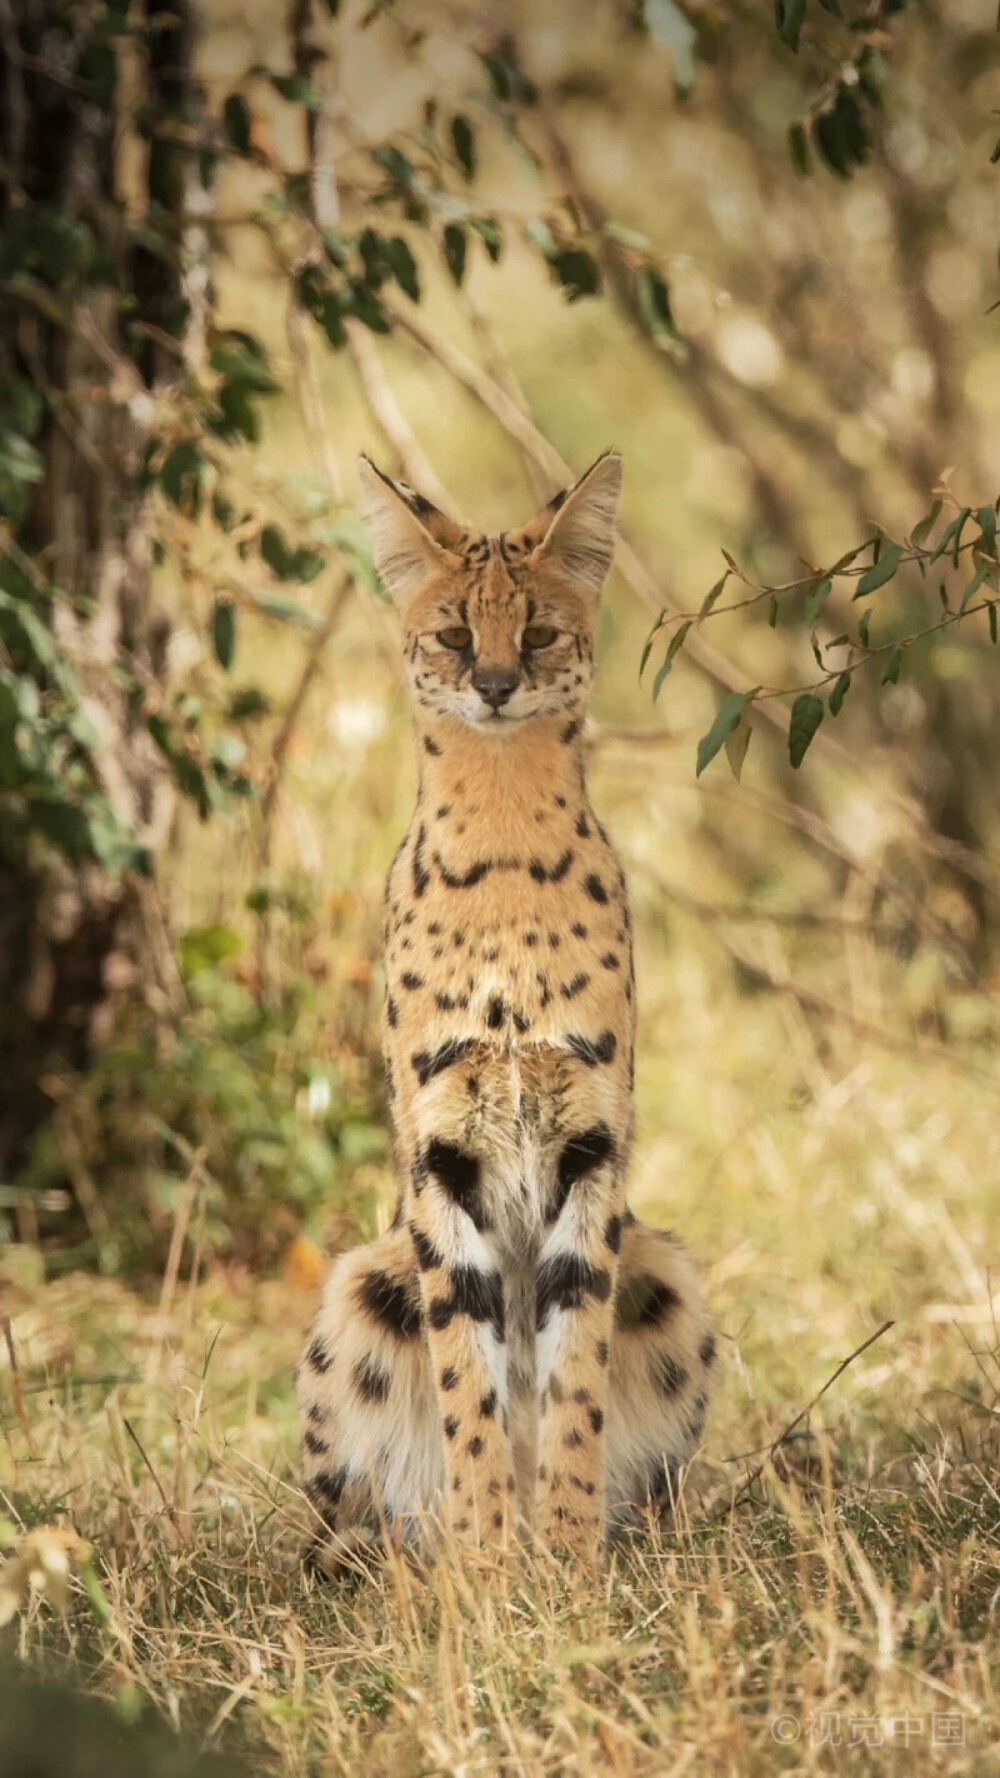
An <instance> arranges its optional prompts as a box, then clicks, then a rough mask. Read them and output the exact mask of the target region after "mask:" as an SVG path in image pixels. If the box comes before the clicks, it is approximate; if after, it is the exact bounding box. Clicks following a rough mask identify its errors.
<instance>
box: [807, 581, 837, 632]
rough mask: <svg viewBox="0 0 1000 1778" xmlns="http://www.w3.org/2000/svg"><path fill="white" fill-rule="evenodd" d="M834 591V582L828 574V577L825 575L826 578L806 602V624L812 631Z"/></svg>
mask: <svg viewBox="0 0 1000 1778" xmlns="http://www.w3.org/2000/svg"><path fill="white" fill-rule="evenodd" d="M832 591H833V581H832V579H831V577H830V575H829V574H827V575H824V577H823V579H822V580H821V581H820V583H819V585H818V586H817V587H814V588H813V590H812V592H811V593H810V594H809V597H808V599H807V600H806V610H805V619H806V623H807V624H808V625H809V628H810V629H812V628H813V626H814V625H815V623H816V622H817V620H818V618H819V614H820V612H821V611H822V609H823V607H824V605H825V604H826V602H827V600H828V598H829V597H830V594H831V592H832Z"/></svg>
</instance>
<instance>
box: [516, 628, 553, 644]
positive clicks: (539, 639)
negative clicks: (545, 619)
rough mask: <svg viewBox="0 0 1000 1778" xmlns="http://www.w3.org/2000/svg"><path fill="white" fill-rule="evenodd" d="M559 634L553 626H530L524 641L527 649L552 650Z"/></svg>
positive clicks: (523, 638) (525, 633)
mask: <svg viewBox="0 0 1000 1778" xmlns="http://www.w3.org/2000/svg"><path fill="white" fill-rule="evenodd" d="M558 634H559V631H558V630H557V629H556V628H555V626H554V625H553V624H528V626H527V628H526V630H525V632H524V636H523V637H522V641H523V642H524V645H525V647H526V648H551V647H552V644H553V642H554V641H555V639H556V637H557V636H558Z"/></svg>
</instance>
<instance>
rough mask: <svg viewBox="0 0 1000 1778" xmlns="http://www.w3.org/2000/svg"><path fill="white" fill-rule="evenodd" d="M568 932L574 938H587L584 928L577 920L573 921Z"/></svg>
mask: <svg viewBox="0 0 1000 1778" xmlns="http://www.w3.org/2000/svg"><path fill="white" fill-rule="evenodd" d="M570 931H571V933H572V934H573V937H574V938H586V936H587V928H586V926H584V925H582V924H581V922H580V921H579V920H574V921H573V924H572V926H571V927H570Z"/></svg>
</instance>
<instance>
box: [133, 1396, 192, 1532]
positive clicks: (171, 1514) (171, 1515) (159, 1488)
mask: <svg viewBox="0 0 1000 1778" xmlns="http://www.w3.org/2000/svg"><path fill="white" fill-rule="evenodd" d="M122 1424H123V1426H124V1427H125V1431H126V1432H127V1433H128V1435H129V1438H130V1439H131V1440H132V1443H133V1444H134V1446H135V1448H136V1450H137V1451H138V1453H139V1456H140V1457H141V1458H142V1461H143V1463H144V1464H145V1466H146V1468H147V1469H148V1471H149V1473H150V1475H151V1476H152V1478H153V1485H154V1487H155V1488H156V1492H157V1493H158V1495H159V1496H160V1499H161V1500H162V1502H163V1510H164V1512H165V1513H166V1515H167V1518H168V1519H169V1520H170V1523H171V1524H172V1526H173V1528H174V1530H175V1531H176V1532H177V1535H178V1537H180V1536H182V1532H181V1527H180V1521H179V1519H178V1517H177V1514H176V1512H175V1511H174V1509H173V1507H172V1506H171V1504H170V1502H169V1500H168V1499H167V1497H166V1494H165V1493H164V1491H163V1484H162V1482H161V1481H160V1478H159V1476H158V1475H157V1473H156V1471H155V1469H154V1468H153V1465H152V1463H151V1461H150V1459H149V1457H148V1456H147V1454H146V1450H145V1447H144V1445H143V1443H142V1440H141V1439H140V1437H139V1434H138V1433H137V1432H136V1430H135V1427H134V1426H133V1425H132V1422H131V1420H127V1419H126V1418H125V1415H124V1414H123V1415H122Z"/></svg>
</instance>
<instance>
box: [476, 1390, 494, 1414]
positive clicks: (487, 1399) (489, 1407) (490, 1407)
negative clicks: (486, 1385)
mask: <svg viewBox="0 0 1000 1778" xmlns="http://www.w3.org/2000/svg"><path fill="white" fill-rule="evenodd" d="M496 1411H497V1392H496V1390H495V1389H491V1390H490V1392H489V1395H484V1396H483V1399H482V1401H481V1402H480V1403H479V1412H480V1413H481V1414H482V1416H483V1419H484V1420H492V1418H493V1415H494V1414H495V1413H496Z"/></svg>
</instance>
